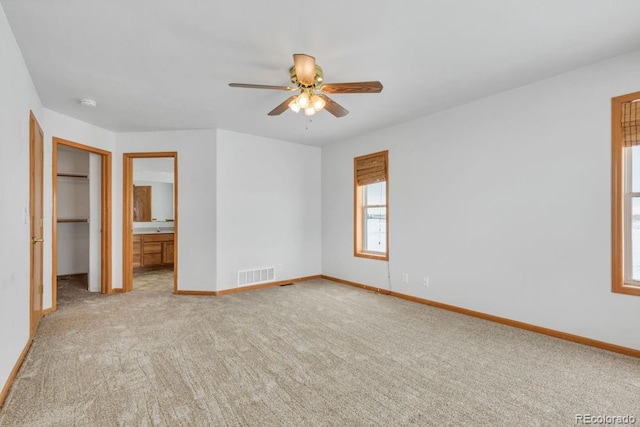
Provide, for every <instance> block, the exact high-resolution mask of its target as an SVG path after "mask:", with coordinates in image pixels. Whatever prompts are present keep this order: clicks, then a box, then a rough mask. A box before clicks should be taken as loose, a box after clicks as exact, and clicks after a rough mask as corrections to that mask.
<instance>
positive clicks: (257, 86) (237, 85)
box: [229, 83, 298, 90]
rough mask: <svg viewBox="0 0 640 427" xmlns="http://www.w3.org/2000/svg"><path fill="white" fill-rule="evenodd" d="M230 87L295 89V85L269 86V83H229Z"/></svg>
mask: <svg viewBox="0 0 640 427" xmlns="http://www.w3.org/2000/svg"><path fill="white" fill-rule="evenodd" d="M229 86H231V87H246V88H249V89H273V90H296V89H298V88H297V87H290V86H271V85H254V84H249V83H229Z"/></svg>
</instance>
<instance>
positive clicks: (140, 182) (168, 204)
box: [133, 157, 174, 225]
mask: <svg viewBox="0 0 640 427" xmlns="http://www.w3.org/2000/svg"><path fill="white" fill-rule="evenodd" d="M173 161H174V160H173V158H157V157H153V158H135V159H133V185H134V192H133V198H134V200H133V206H134V223H135V224H136V225H142V224H144V223H150V224H149V225H155V223H167V222H169V223H170V222H172V221H173V219H174V218H173V216H174V200H173V194H174V192H173V184H174V176H173V171H174V165H173Z"/></svg>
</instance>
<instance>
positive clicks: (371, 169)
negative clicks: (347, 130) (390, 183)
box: [354, 151, 388, 186]
mask: <svg viewBox="0 0 640 427" xmlns="http://www.w3.org/2000/svg"><path fill="white" fill-rule="evenodd" d="M354 161H355V180H356V185H358V186H362V185H369V184H373V183H375V182H381V181H386V180H387V172H388V164H387V163H388V152H387V151H381V152H379V153H373V154H368V155H366V156H362V157H356V158H355V159H354Z"/></svg>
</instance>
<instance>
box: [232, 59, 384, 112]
mask: <svg viewBox="0 0 640 427" xmlns="http://www.w3.org/2000/svg"><path fill="white" fill-rule="evenodd" d="M289 74H290V75H291V83H293V84H294V85H295V86H293V87H292V86H270V85H258V84H247V83H229V86H231V87H245V88H250V89H272V90H286V91H292V92H298V93H297V94H296V95H293V96H290V97H289V98H287V99H285V100H284V102H282V103H281V104H280V105H278V106H277V107H276V108H274V109H273V110H271V111H270V112H269V113H268V114H269V115H270V116H277V115H280V114H282V113H284V112H285V111H286V110H287V108H289V109H291V110H292V111H294V112H296V113H297V112H298V111H300V110H303V111H304V114H305V115H307V116H311V115H313V114H315V113H317V112H318V111H321V110H323V109H325V110H327V111H328V112H330V113H331V114H333V115H334V116H336V117H344V116H346V115H347V114H349V111H348V110H347V109H346V108H344V107H343V106H341V105H340V104H338V103H337V102H335V101H334V100H332V99H331V98H329V97H328V96H327V95H325V93H338V94H340V93H380V92H381V91H382V83H380V82H378V81H373V82H353V83H324V82H323V73H322V68H320V66H319V65H317V64H316V59H315V58H314V57H313V56H309V55H305V54H303V53H296V54H294V55H293V67H291V68H290V69H289Z"/></svg>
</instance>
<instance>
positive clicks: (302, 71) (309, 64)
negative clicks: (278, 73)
mask: <svg viewBox="0 0 640 427" xmlns="http://www.w3.org/2000/svg"><path fill="white" fill-rule="evenodd" d="M293 66H294V67H295V69H296V76H297V77H298V82H300V84H302V85H303V86H311V85H313V82H314V78H315V74H316V58H314V57H313V56H309V55H305V54H304V53H295V54H294V55H293Z"/></svg>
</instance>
